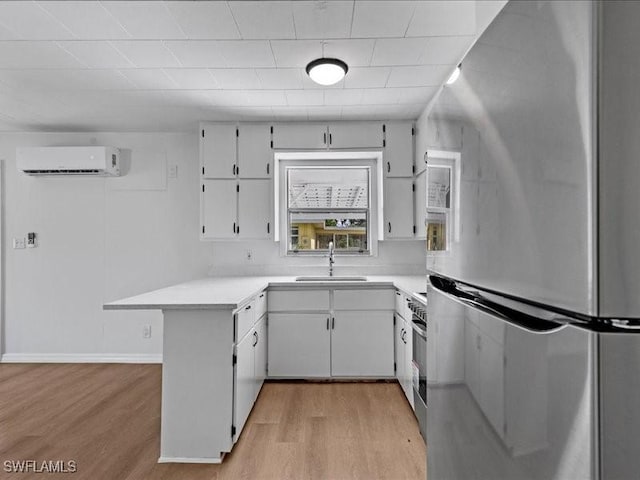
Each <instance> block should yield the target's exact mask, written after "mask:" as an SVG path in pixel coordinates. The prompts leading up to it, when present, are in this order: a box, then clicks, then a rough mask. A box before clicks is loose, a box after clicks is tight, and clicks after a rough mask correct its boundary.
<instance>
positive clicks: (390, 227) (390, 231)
mask: <svg viewBox="0 0 640 480" xmlns="http://www.w3.org/2000/svg"><path fill="white" fill-rule="evenodd" d="M389 233H391V222H389Z"/></svg>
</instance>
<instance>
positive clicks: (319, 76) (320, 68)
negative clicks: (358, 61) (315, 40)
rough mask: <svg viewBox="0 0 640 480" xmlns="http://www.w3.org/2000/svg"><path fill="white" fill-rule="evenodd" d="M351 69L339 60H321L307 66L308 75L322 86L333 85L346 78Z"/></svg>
mask: <svg viewBox="0 0 640 480" xmlns="http://www.w3.org/2000/svg"><path fill="white" fill-rule="evenodd" d="M348 71H349V67H347V64H346V63H344V62H343V61H342V60H338V59H337V58H319V59H317V60H314V61H313V62H311V63H309V65H307V75H309V77H311V80H313V81H314V82H316V83H318V84H320V85H333V84H334V83H338V82H339V81H340V80H342V79H343V78H344V76H345V75H346V74H347V72H348Z"/></svg>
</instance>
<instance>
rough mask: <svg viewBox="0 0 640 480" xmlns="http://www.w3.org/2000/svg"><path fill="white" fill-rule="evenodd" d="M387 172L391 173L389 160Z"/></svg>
mask: <svg viewBox="0 0 640 480" xmlns="http://www.w3.org/2000/svg"><path fill="white" fill-rule="evenodd" d="M387 173H391V162H387Z"/></svg>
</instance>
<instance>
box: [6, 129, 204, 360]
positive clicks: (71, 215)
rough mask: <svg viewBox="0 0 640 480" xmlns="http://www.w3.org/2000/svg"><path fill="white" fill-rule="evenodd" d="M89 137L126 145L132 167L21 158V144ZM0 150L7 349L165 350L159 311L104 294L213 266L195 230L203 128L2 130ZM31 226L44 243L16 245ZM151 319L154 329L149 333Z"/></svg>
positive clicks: (122, 293)
mask: <svg viewBox="0 0 640 480" xmlns="http://www.w3.org/2000/svg"><path fill="white" fill-rule="evenodd" d="M88 144H98V145H112V146H116V147H119V148H121V149H125V151H124V154H125V155H124V156H125V159H127V158H130V160H127V161H126V162H125V163H128V164H130V171H129V174H128V175H126V176H123V177H120V178H107V179H105V178H97V177H59V178H53V177H28V176H26V175H24V174H21V173H19V172H18V171H17V169H16V165H15V148H16V147H17V146H30V145H88ZM0 159H1V160H3V161H4V163H5V179H4V182H5V183H4V189H5V193H4V202H5V204H4V210H5V231H4V254H5V259H6V262H5V279H6V283H5V312H4V313H5V315H4V319H5V321H4V329H5V345H4V352H5V354H8V355H5V358H4V359H5V360H7V359H12V357H13V359H14V360H15V359H18V360H19V359H28V358H29V355H36V356H38V357H41V358H42V357H43V356H44V357H46V356H47V355H48V354H54V355H53V356H51V359H56V358H58V359H65V358H67V357H65V355H71V356H70V357H68V359H73V355H76V354H78V355H83V358H87V359H95V360H100V359H105V358H117V357H118V356H128V357H129V358H135V356H136V355H138V356H140V358H141V359H145V358H147V357H145V355H147V356H156V357H158V356H159V355H160V353H161V351H162V316H161V314H160V312H157V311H151V312H147V311H130V312H126V311H116V312H114V311H109V312H106V311H103V310H102V304H103V303H104V302H109V301H112V300H115V299H118V298H122V297H126V296H130V295H134V294H137V293H142V292H144V291H148V290H152V289H156V288H160V287H163V286H166V285H170V284H173V283H177V282H182V281H187V280H191V279H194V278H199V277H202V276H204V275H206V273H207V270H208V267H209V265H210V264H211V261H212V256H211V252H212V250H213V248H212V245H211V244H207V243H201V242H200V241H199V239H198V227H199V218H198V211H199V194H198V185H199V182H198V139H197V136H196V134H195V133H194V134H165V133H163V134H148V133H126V134H124V133H123V134H118V133H87V134H83V133H76V134H68V133H64V134H53V133H42V134H2V135H0ZM167 165H177V166H178V176H177V178H167V174H166V173H167ZM27 232H36V233H37V234H38V243H39V245H38V247H37V248H35V249H25V250H14V249H13V248H12V238H13V237H25V236H26V234H27ZM144 324H150V325H151V326H152V338H151V339H143V338H142V328H143V325H144ZM25 354H26V355H25ZM34 359H35V358H34Z"/></svg>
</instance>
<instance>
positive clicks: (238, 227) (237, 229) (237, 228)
mask: <svg viewBox="0 0 640 480" xmlns="http://www.w3.org/2000/svg"><path fill="white" fill-rule="evenodd" d="M236 233H238V234H239V233H240V224H238V226H237V227H236Z"/></svg>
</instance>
